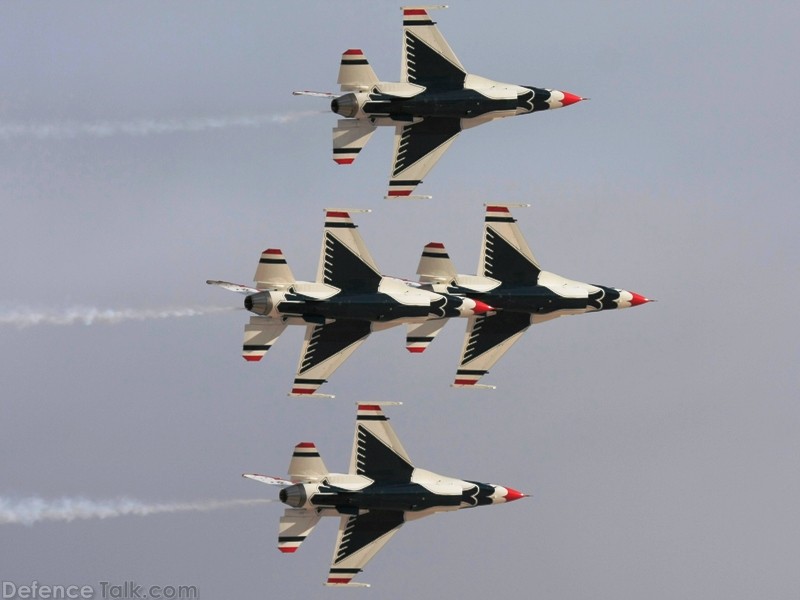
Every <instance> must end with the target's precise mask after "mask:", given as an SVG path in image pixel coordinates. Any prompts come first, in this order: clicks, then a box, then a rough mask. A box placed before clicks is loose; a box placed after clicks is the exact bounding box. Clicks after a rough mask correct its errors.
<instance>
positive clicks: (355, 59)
mask: <svg viewBox="0 0 800 600" xmlns="http://www.w3.org/2000/svg"><path fill="white" fill-rule="evenodd" d="M336 82H337V83H338V84H339V85H340V86H341V90H342V91H343V92H357V91H366V90H368V89H369V88H371V87H372V86H373V85H375V84H376V83H378V76H377V75H375V71H373V70H372V67H371V66H370V64H369V61H367V57H366V56H364V52H363V51H361V50H359V49H357V48H351V49H349V50H345V51H344V53H342V62H341V65H340V66H339V78H338V79H337V80H336Z"/></svg>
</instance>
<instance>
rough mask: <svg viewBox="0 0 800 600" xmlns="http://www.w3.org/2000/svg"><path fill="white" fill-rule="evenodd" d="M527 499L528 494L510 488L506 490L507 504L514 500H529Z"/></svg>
mask: <svg viewBox="0 0 800 600" xmlns="http://www.w3.org/2000/svg"><path fill="white" fill-rule="evenodd" d="M527 497H528V494H523V493H522V492H519V491H517V490H515V489H514V488H510V487H507V488H506V495H505V501H506V502H513V501H514V500H519V499H520V498H527Z"/></svg>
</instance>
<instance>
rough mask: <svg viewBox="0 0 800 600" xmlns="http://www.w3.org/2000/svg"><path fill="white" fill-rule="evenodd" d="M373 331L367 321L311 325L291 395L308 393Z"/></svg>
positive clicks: (324, 380)
mask: <svg viewBox="0 0 800 600" xmlns="http://www.w3.org/2000/svg"><path fill="white" fill-rule="evenodd" d="M370 332H371V329H370V324H369V323H368V322H367V321H348V320H346V319H339V320H337V321H334V322H333V323H329V324H326V325H309V326H308V327H307V328H306V337H305V340H304V341H303V350H302V354H301V355H300V364H299V365H298V367H297V375H296V376H295V379H294V385H293V386H292V391H291V392H290V393H289V395H290V396H308V395H312V394H314V393H315V392H316V391H317V389H318V388H319V387H320V386H321V385H322V384H323V383H325V382H326V381H327V378H328V377H330V375H331V374H332V373H333V372H334V371H335V370H336V369H338V368H339V366H341V364H342V363H343V362H344V361H345V360H347V359H348V358H349V356H350V355H351V354H352V353H353V352H354V351H355V349H356V348H358V347H359V346H360V345H361V344H362V343H363V342H364V340H366V339H367V336H369V334H370Z"/></svg>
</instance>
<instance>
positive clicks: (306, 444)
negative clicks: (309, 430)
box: [295, 442, 316, 448]
mask: <svg viewBox="0 0 800 600" xmlns="http://www.w3.org/2000/svg"><path fill="white" fill-rule="evenodd" d="M295 448H316V446H315V445H314V442H300V443H299V444H297V446H295Z"/></svg>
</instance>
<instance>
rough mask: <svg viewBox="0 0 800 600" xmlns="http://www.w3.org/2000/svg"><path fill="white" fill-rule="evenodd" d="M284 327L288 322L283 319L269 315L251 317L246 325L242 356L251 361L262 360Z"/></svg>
mask: <svg viewBox="0 0 800 600" xmlns="http://www.w3.org/2000/svg"><path fill="white" fill-rule="evenodd" d="M284 329H286V323H283V322H282V321H277V320H275V319H270V318H268V317H250V322H249V323H248V324H247V325H245V326H244V342H243V343H242V357H244V359H245V360H246V361H250V362H257V361H259V360H261V359H262V358H264V355H265V354H266V353H267V351H268V350H269V349H270V348H272V346H273V344H275V342H276V341H277V340H278V338H279V337H280V335H281V334H282V333H283V330H284Z"/></svg>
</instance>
